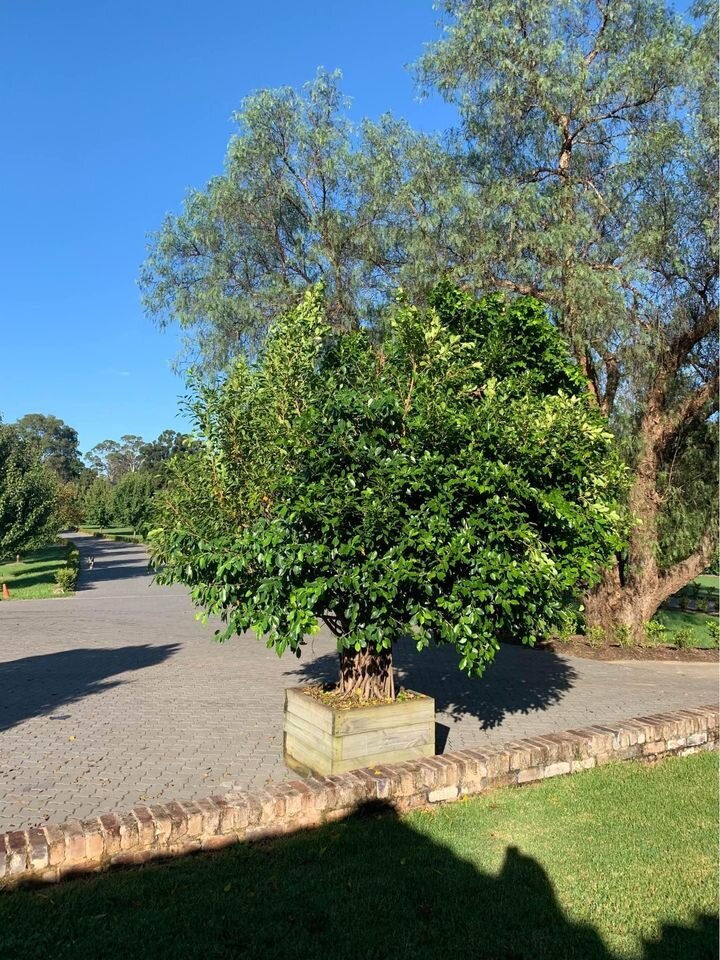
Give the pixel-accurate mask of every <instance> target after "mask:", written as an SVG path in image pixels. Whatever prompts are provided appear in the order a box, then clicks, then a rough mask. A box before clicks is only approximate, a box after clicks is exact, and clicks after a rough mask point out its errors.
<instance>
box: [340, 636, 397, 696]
mask: <svg viewBox="0 0 720 960" xmlns="http://www.w3.org/2000/svg"><path fill="white" fill-rule="evenodd" d="M338 690H339V691H340V693H341V694H342V695H343V696H346V697H355V698H357V699H358V700H394V699H395V679H394V677H393V665H392V651H391V650H383V651H382V652H380V653H378V652H376V651H375V650H369V649H368V648H366V647H364V648H363V649H362V650H360V651H358V650H355V648H354V647H350V648H343V649H342V650H341V651H340V683H339V685H338Z"/></svg>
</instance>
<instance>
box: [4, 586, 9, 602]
mask: <svg viewBox="0 0 720 960" xmlns="http://www.w3.org/2000/svg"><path fill="white" fill-rule="evenodd" d="M9 599H10V591H9V590H8V585H7V584H6V583H4V584H3V600H9Z"/></svg>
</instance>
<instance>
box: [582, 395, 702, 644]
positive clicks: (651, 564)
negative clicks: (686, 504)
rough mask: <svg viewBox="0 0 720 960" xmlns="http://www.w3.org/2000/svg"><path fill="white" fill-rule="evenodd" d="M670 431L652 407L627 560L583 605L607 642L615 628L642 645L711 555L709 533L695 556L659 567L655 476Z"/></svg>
mask: <svg viewBox="0 0 720 960" xmlns="http://www.w3.org/2000/svg"><path fill="white" fill-rule="evenodd" d="M671 427H672V424H668V421H667V418H665V417H663V416H662V414H661V413H660V411H659V410H658V409H657V408H656V407H654V405H653V404H652V402H651V404H650V405H649V409H648V411H647V413H646V415H645V416H644V417H643V421H642V424H641V435H642V449H641V453H640V457H639V460H638V463H637V465H636V468H635V472H634V476H633V481H632V486H631V488H630V495H629V502H628V506H629V508H630V512H631V514H632V517H633V526H632V529H631V532H630V536H629V540H628V549H627V558H626V559H624V560H622V561H621V560H618V562H617V563H616V564H615V565H613V566H612V567H611V568H610V569H609V570H607V571H606V572H605V574H604V576H603V579H602V580H601V581H600V583H599V584H598V585H597V586H596V587H595V588H594V589H593V590H592V591H590V593H589V594H588V595H587V596H586V597H585V599H584V605H585V621H586V624H587V626H588V627H601V628H602V629H603V630H604V631H605V634H606V636H607V638H608V639H611V638H612V636H613V634H614V632H615V630H616V629H617V628H618V627H619V628H626V629H627V630H628V632H629V635H630V637H631V638H632V639H633V640H634V641H635V642H639V641H642V639H643V638H644V632H645V631H644V626H645V624H646V623H647V622H648V620H650V619H651V618H652V617H653V616H654V614H655V613H656V611H657V610H658V608H659V607H660V606H662V604H663V603H664V602H665V601H666V600H667V599H668V598H669V597H671V596H673V594H675V593H677V591H678V590H680V589H681V588H682V587H683V586H685V584H687V583H689V582H690V581H691V580H693V579H694V578H695V577H697V576H698V575H699V574H701V573H702V572H703V570H704V569H705V568H706V567H707V565H708V563H709V562H710V558H711V556H712V553H713V550H714V549H715V545H716V542H717V541H716V534H715V532H714V531H713V530H712V529H711V530H708V531H707V533H706V535H705V536H704V537H703V538H702V539H701V541H700V543H699V544H698V545H697V547H696V549H695V550H694V552H693V553H691V554H690V555H689V556H688V557H686V558H685V559H683V560H682V561H680V562H679V563H675V564H673V565H672V566H670V567H667V568H661V567H660V566H659V564H658V561H657V552H658V550H657V545H658V514H659V511H660V508H661V506H662V498H661V497H660V495H659V493H658V472H659V467H660V453H661V451H662V449H663V448H664V446H665V444H666V443H667V440H668V438H669V436H670V429H671Z"/></svg>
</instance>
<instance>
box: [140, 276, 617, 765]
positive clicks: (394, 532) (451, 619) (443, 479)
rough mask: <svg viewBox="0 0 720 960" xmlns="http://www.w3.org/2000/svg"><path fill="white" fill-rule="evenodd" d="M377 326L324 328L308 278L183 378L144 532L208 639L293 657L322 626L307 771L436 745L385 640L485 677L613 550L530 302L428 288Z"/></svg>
mask: <svg viewBox="0 0 720 960" xmlns="http://www.w3.org/2000/svg"><path fill="white" fill-rule="evenodd" d="M384 329H385V333H384V335H383V336H382V337H377V336H375V337H373V336H371V335H369V334H368V333H367V332H365V331H363V330H355V331H353V332H349V333H345V334H340V335H338V334H337V333H336V332H333V328H332V327H331V325H330V324H329V323H328V322H327V320H326V318H325V313H324V302H323V291H322V288H314V289H311V290H309V291H308V292H307V294H306V296H305V298H304V299H303V301H302V302H301V303H300V304H299V306H298V307H297V308H296V309H294V310H293V311H292V312H290V313H289V314H288V315H286V316H283V317H280V318H278V319H277V321H276V322H275V323H274V324H273V325H272V327H271V330H270V333H269V336H268V338H267V341H266V344H265V347H264V349H263V351H262V354H261V356H260V357H259V358H258V359H257V360H256V361H254V362H252V363H251V362H250V361H248V360H247V359H240V360H238V361H237V363H236V364H235V366H234V367H233V369H232V371H231V372H230V373H229V374H228V376H227V377H226V378H224V379H223V380H222V381H221V382H218V383H213V384H207V383H202V382H196V383H195V384H194V390H193V397H192V399H191V400H190V402H189V408H190V411H191V414H192V416H193V418H194V421H195V434H196V438H197V439H198V440H199V441H201V442H200V443H197V444H195V445H194V447H193V449H192V450H191V451H190V452H188V453H187V454H186V455H184V456H183V457H181V458H179V459H178V460H177V461H176V463H175V467H174V472H173V476H172V479H171V481H170V484H169V486H168V488H167V490H166V492H165V494H164V500H163V507H162V513H161V524H160V525H159V527H158V529H156V530H155V531H154V532H153V534H152V536H151V540H152V543H153V550H154V556H155V560H156V562H157V563H158V565H159V569H160V572H159V579H160V580H161V581H163V582H177V581H180V582H183V583H186V584H188V585H189V586H190V587H191V589H192V596H193V599H194V600H195V602H196V603H197V604H198V605H200V606H201V607H202V608H203V609H204V610H205V611H207V612H208V613H209V614H213V615H217V616H219V617H220V618H221V619H222V620H223V621H224V624H225V627H224V629H222V630H220V631H218V637H219V639H226V638H228V637H230V636H232V635H234V634H245V633H246V632H249V631H252V632H254V633H255V634H256V635H257V636H258V637H262V638H264V639H265V641H266V642H267V644H268V646H270V647H274V648H275V649H276V650H277V652H278V654H282V653H284V652H285V651H288V650H289V651H291V652H292V653H294V654H296V655H298V656H300V654H301V652H302V650H303V647H304V646H305V643H306V640H307V638H308V637H309V636H310V635H311V634H312V633H314V632H315V631H316V630H317V629H318V624H319V623H325V624H326V625H327V627H328V628H329V629H330V630H331V631H332V633H333V635H334V636H335V638H336V640H337V648H338V654H339V671H338V682H337V684H336V685H334V686H333V687H332V688H329V689H325V688H322V687H320V686H319V685H309V686H308V687H306V688H300V689H293V690H289V691H287V694H286V720H285V756H286V760H287V762H288V764H290V765H291V766H293V767H295V768H297V769H301V770H303V769H305V770H313V771H316V772H320V773H329V772H338V771H342V770H346V769H350V768H352V767H359V766H364V765H366V764H372V763H378V762H383V761H392V760H401V759H406V758H410V757H416V756H421V755H426V754H431V753H433V752H434V723H433V713H434V705H433V702H432V699H431V698H429V697H427V696H424V695H423V693H422V691H401V690H399V689H398V688H397V687H396V684H395V679H394V675H393V664H392V651H393V646H394V644H395V643H396V642H397V641H398V640H399V639H400V638H403V637H405V638H407V637H410V638H412V640H413V642H415V643H416V644H417V647H418V649H422V648H425V647H428V646H429V645H431V644H452V645H453V646H454V647H455V648H456V650H457V652H458V666H459V668H460V669H461V670H465V671H467V672H468V673H469V674H471V675H474V676H480V675H481V674H482V673H483V670H484V669H485V666H486V665H487V664H488V663H489V662H490V661H492V659H493V657H494V656H495V653H496V651H497V649H498V645H499V643H500V641H501V640H502V639H503V637H513V638H515V639H521V640H523V641H524V642H525V643H528V644H532V643H533V642H534V641H535V638H537V637H539V636H543V635H544V634H546V633H548V632H550V631H551V630H553V629H558V628H561V627H562V624H563V619H564V616H565V611H566V607H567V601H568V596H569V595H570V594H571V593H572V591H573V589H575V588H576V587H577V585H578V584H582V585H583V586H587V585H588V584H589V583H592V582H593V580H594V578H595V577H596V576H597V570H598V567H599V566H601V565H602V563H603V561H604V560H606V558H608V557H609V556H610V555H611V554H612V553H613V552H614V551H615V550H616V549H618V548H619V546H620V539H619V529H620V517H619V512H618V506H617V499H618V492H619V489H620V487H621V485H622V482H623V471H622V468H621V466H620V464H619V462H618V460H617V459H616V458H615V456H614V455H613V453H612V439H611V435H610V433H609V432H608V430H607V428H606V424H605V422H604V420H603V418H602V416H601V414H600V412H599V411H598V409H597V408H596V406H595V405H594V404H593V401H592V400H591V397H590V395H589V393H588V390H587V385H586V383H585V381H584V379H583V377H582V375H581V373H580V372H579V371H578V369H577V368H576V367H575V366H574V365H573V364H572V362H571V361H570V360H569V359H568V356H567V350H566V348H565V346H564V344H563V342H562V340H561V338H560V336H559V334H558V333H557V331H556V330H555V328H554V327H553V325H552V324H551V322H550V320H549V319H548V318H547V316H546V314H545V311H544V309H543V307H542V306H541V305H540V304H539V303H538V302H537V301H535V300H532V299H529V298H521V299H517V300H514V301H512V302H506V301H505V300H504V299H503V298H502V297H500V296H494V295H493V296H488V297H485V298H484V299H481V300H476V299H474V298H473V297H471V296H470V295H468V294H466V293H464V292H462V291H460V290H458V289H457V288H455V287H453V286H452V285H451V284H450V283H448V282H443V283H441V284H440V285H439V286H438V287H437V288H436V289H435V291H434V292H433V294H432V297H431V298H430V305H429V306H428V307H427V308H426V309H422V310H420V309H416V308H415V307H412V306H410V305H408V304H406V303H404V302H402V300H400V301H399V302H398V304H397V305H396V307H395V309H394V310H393V311H392V312H391V315H390V316H389V317H388V318H387V322H386V324H385V328H384Z"/></svg>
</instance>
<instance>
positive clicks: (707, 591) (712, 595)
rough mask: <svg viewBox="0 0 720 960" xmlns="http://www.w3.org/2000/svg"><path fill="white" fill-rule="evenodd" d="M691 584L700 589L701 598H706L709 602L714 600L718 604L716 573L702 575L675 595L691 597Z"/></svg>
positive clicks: (718, 593)
mask: <svg viewBox="0 0 720 960" xmlns="http://www.w3.org/2000/svg"><path fill="white" fill-rule="evenodd" d="M693 584H697V585H698V586H699V587H700V594H699V596H701V597H706V598H707V599H709V600H714V601H715V602H716V603H717V602H718V596H719V595H720V577H719V576H718V575H717V574H716V573H703V574H701V575H700V576H699V577H695V579H694V580H693V581H692V582H691V583H688V584H686V585H685V586H684V587H683V588H682V589H681V590H678V592H677V593H676V594H675V596H677V597H693V596H694V591H693Z"/></svg>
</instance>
